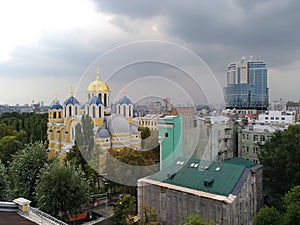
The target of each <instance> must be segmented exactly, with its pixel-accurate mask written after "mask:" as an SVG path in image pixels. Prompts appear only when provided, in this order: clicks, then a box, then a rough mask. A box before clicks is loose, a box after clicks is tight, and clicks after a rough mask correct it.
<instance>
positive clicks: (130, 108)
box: [128, 105, 131, 116]
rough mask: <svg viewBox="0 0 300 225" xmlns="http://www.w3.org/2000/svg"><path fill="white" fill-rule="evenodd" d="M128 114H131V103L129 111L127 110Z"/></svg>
mask: <svg viewBox="0 0 300 225" xmlns="http://www.w3.org/2000/svg"><path fill="white" fill-rule="evenodd" d="M128 114H129V116H131V105H130V106H129V112H128Z"/></svg>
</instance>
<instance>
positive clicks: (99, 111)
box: [99, 106, 101, 118]
mask: <svg viewBox="0 0 300 225" xmlns="http://www.w3.org/2000/svg"><path fill="white" fill-rule="evenodd" d="M99 118H101V106H99Z"/></svg>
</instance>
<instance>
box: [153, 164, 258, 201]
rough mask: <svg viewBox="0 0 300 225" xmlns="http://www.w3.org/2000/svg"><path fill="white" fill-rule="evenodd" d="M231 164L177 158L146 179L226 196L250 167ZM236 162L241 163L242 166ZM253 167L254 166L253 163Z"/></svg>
mask: <svg viewBox="0 0 300 225" xmlns="http://www.w3.org/2000/svg"><path fill="white" fill-rule="evenodd" d="M182 162H183V163H182ZM232 162H233V163H231V162H230V160H228V161H226V162H207V161H201V160H198V159H187V158H178V159H177V160H176V161H175V162H174V163H173V164H172V165H171V166H169V167H168V168H166V169H164V170H163V171H160V172H158V173H156V174H154V175H151V176H149V177H148V178H149V179H152V180H156V181H161V182H164V183H168V184H173V185H177V186H181V187H186V188H191V189H194V190H199V191H204V192H209V193H212V194H217V195H222V196H228V195H229V194H230V193H231V192H232V191H233V189H234V187H235V186H236V185H237V183H238V181H239V179H240V177H241V176H242V175H243V172H244V170H245V169H246V168H247V167H248V165H250V164H247V165H243V164H246V163H245V162H243V161H242V160H238V159H237V160H233V161H232ZM238 162H242V164H239V163H238ZM181 164H182V165H181ZM197 164H198V165H197ZM192 165H193V166H192ZM254 165H256V164H255V163H254Z"/></svg>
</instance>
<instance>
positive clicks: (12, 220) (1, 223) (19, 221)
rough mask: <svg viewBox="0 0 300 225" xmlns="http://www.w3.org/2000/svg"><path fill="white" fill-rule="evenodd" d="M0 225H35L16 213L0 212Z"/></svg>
mask: <svg viewBox="0 0 300 225" xmlns="http://www.w3.org/2000/svg"><path fill="white" fill-rule="evenodd" d="M0 218H1V219H0V225H10V224H11V225H36V224H37V223H34V222H32V221H30V220H28V219H26V218H24V217H23V216H20V215H19V214H18V213H17V212H0Z"/></svg>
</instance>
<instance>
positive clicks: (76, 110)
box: [75, 106, 78, 115]
mask: <svg viewBox="0 0 300 225" xmlns="http://www.w3.org/2000/svg"><path fill="white" fill-rule="evenodd" d="M77 108H78V107H77V106H75V115H78V109H77Z"/></svg>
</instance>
